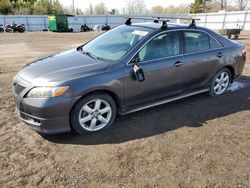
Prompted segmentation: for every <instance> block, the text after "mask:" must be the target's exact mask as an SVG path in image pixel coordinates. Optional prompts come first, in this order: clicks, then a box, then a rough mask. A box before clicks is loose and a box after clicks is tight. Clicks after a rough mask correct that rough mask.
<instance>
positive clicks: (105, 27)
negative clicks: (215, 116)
mask: <svg viewBox="0 0 250 188" xmlns="http://www.w3.org/2000/svg"><path fill="white" fill-rule="evenodd" d="M101 30H102V31H108V30H110V26H109V25H108V24H105V25H103V26H102V29H101Z"/></svg>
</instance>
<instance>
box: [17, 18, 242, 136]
mask: <svg viewBox="0 0 250 188" xmlns="http://www.w3.org/2000/svg"><path fill="white" fill-rule="evenodd" d="M160 22H162V23H160ZM245 60H246V51H245V48H244V46H243V45H242V44H240V43H237V42H234V41H231V40H228V39H226V38H224V37H223V36H221V35H219V34H217V33H215V32H213V31H211V30H209V29H207V28H202V27H197V26H195V25H194V23H192V24H191V25H178V24H170V23H168V24H166V21H164V20H157V21H156V22H155V23H153V22H144V23H137V24H133V23H131V20H127V22H126V24H124V25H121V26H118V27H116V28H114V29H112V30H110V31H108V32H106V33H104V34H102V35H100V36H98V37H96V38H95V39H93V40H91V41H90V42H88V43H87V44H84V45H82V46H79V47H77V48H75V49H72V50H69V51H65V52H62V53H59V54H55V55H53V56H48V57H45V58H41V59H38V60H36V61H34V62H31V63H29V64H27V65H26V66H25V67H23V68H22V69H21V70H20V71H19V72H18V74H17V75H16V76H15V77H14V79H13V93H14V96H15V102H16V105H17V111H18V114H19V117H20V118H21V120H23V121H24V122H25V123H27V124H28V125H29V126H30V127H31V128H32V129H34V130H36V131H37V132H39V133H47V134H48V133H50V134H55V133H62V132H67V131H71V130H74V131H76V132H77V133H79V134H82V133H84V132H96V131H100V130H103V129H105V128H107V127H109V126H110V125H111V124H112V123H113V122H114V120H115V118H116V116H117V114H120V115H124V114H127V113H131V112H134V111H138V110H142V109H145V108H149V107H153V106H156V105H160V104H164V103H167V102H171V101H174V100H178V99H181V98H185V97H189V96H192V95H196V94H199V93H203V92H207V93H209V94H210V95H211V96H218V95H221V94H223V93H225V92H226V91H227V88H228V86H229V84H230V83H232V82H233V81H234V80H235V79H236V78H238V77H239V76H240V75H241V74H242V71H243V67H244V64H245ZM135 126H136V125H135Z"/></svg>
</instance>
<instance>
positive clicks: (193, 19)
mask: <svg viewBox="0 0 250 188" xmlns="http://www.w3.org/2000/svg"><path fill="white" fill-rule="evenodd" d="M153 18H154V19H159V18H160V19H161V18H167V19H179V20H191V23H190V24H189V28H196V23H195V21H196V20H200V19H199V18H192V17H172V16H161V17H153Z"/></svg>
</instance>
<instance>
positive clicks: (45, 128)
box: [13, 79, 79, 134]
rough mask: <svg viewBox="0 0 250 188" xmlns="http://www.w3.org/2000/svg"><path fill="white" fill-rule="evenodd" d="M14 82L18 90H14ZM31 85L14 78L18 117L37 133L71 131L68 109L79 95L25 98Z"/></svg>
mask: <svg viewBox="0 0 250 188" xmlns="http://www.w3.org/2000/svg"><path fill="white" fill-rule="evenodd" d="M15 84H19V88H18V89H19V90H18V89H16V90H15V88H14V87H15ZM20 85H21V87H22V88H21V90H20ZM32 87H33V86H32V85H30V84H29V83H25V82H24V81H23V80H21V79H15V80H14V85H13V93H14V98H15V103H16V108H17V112H18V116H19V118H20V119H21V120H22V121H23V122H25V123H26V124H28V125H29V126H30V128H32V129H33V130H35V131H37V132H39V133H43V134H57V133H64V132H69V131H71V126H70V110H71V108H72V107H73V105H74V104H75V102H76V101H77V100H78V98H79V97H64V96H60V97H53V98H48V99H43V98H26V97H25V94H26V93H27V92H28V91H29V90H30V89H31V88H32ZM17 91H18V93H17Z"/></svg>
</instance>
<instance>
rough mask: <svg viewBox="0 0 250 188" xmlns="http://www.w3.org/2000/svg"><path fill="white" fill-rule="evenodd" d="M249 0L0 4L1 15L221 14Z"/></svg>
mask: <svg viewBox="0 0 250 188" xmlns="http://www.w3.org/2000/svg"><path fill="white" fill-rule="evenodd" d="M249 4H250V0H194V3H192V4H189V5H188V4H183V5H179V6H173V5H170V6H167V7H164V6H161V5H158V6H154V7H152V8H151V9H147V7H146V4H145V2H144V0H127V1H126V5H125V7H124V8H123V9H121V10H118V9H115V8H112V9H108V8H107V7H106V5H105V3H104V2H102V3H99V4H97V5H95V6H93V5H92V4H90V5H89V7H88V8H87V9H85V10H81V9H80V8H77V9H75V10H73V8H72V7H63V6H62V4H60V2H59V1H58V0H0V14H4V15H7V14H29V15H30V14H34V15H43V14H78V15H82V14H90V15H102V14H186V13H204V12H217V11H219V10H226V11H236V10H247V9H248V5H249Z"/></svg>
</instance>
